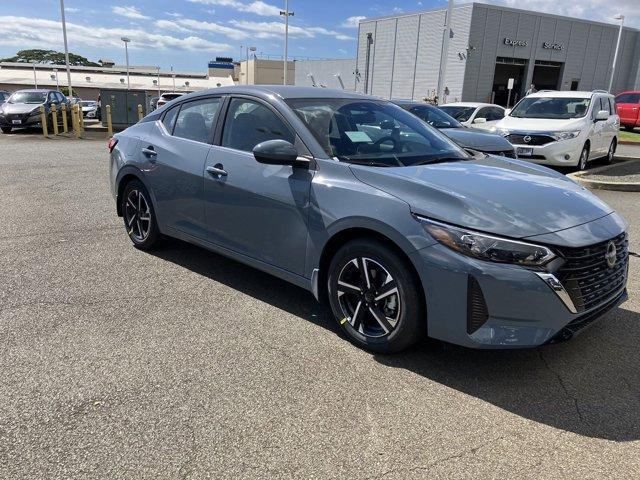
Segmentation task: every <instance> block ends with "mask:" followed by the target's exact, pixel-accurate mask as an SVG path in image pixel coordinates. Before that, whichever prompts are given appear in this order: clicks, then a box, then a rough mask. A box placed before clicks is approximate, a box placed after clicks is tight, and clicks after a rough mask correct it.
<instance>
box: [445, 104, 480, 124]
mask: <svg viewBox="0 0 640 480" xmlns="http://www.w3.org/2000/svg"><path fill="white" fill-rule="evenodd" d="M439 108H440V110H442V111H443V112H445V113H446V114H448V115H451V116H452V117H453V118H455V119H456V120H458V121H459V122H466V121H468V120H469V119H470V118H471V115H473V112H475V111H476V107H460V106H454V105H449V106H447V105H443V106H442V107H439Z"/></svg>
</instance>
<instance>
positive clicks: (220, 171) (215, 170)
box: [205, 163, 227, 177]
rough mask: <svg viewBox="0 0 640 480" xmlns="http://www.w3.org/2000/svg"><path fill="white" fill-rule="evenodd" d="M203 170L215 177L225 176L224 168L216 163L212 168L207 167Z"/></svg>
mask: <svg viewBox="0 0 640 480" xmlns="http://www.w3.org/2000/svg"><path fill="white" fill-rule="evenodd" d="M205 170H206V171H207V172H209V173H210V174H211V175H213V176H215V177H226V176H227V171H226V170H225V169H224V166H223V165H222V164H221V163H216V164H215V165H214V166H213V167H212V166H208V167H207V168H206V169H205Z"/></svg>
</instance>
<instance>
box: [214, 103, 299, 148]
mask: <svg viewBox="0 0 640 480" xmlns="http://www.w3.org/2000/svg"><path fill="white" fill-rule="evenodd" d="M267 140H286V141H288V142H290V143H294V142H295V136H294V134H293V132H292V131H291V129H290V128H289V127H287V126H286V125H285V123H284V122H283V121H282V120H281V119H280V117H278V116H277V115H276V114H275V113H274V112H273V111H272V110H271V109H270V108H268V107H266V106H265V105H263V104H261V103H259V102H255V101H253V100H246V99H244V98H234V99H232V100H231V103H230V105H229V112H228V113H227V119H226V121H225V125H224V131H223V134H222V146H223V147H228V148H234V149H236V150H243V151H245V152H250V151H252V150H253V147H255V146H256V145H258V144H259V143H262V142H266V141H267Z"/></svg>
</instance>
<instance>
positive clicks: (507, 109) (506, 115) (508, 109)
mask: <svg viewBox="0 0 640 480" xmlns="http://www.w3.org/2000/svg"><path fill="white" fill-rule="evenodd" d="M510 113H511V109H510V108H505V109H504V116H505V117H508V116H509V114H510Z"/></svg>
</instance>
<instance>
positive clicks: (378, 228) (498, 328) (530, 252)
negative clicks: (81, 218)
mask: <svg viewBox="0 0 640 480" xmlns="http://www.w3.org/2000/svg"><path fill="white" fill-rule="evenodd" d="M109 150H110V152H111V161H110V177H111V188H112V190H113V195H114V197H115V200H116V208H117V213H118V215H120V216H122V217H123V220H124V226H125V229H126V231H127V233H128V235H129V237H130V238H131V240H132V241H133V243H134V245H135V246H137V247H138V248H141V249H151V248H154V247H156V246H157V245H158V243H159V241H160V240H161V239H162V237H163V236H169V237H177V238H180V239H182V240H185V241H187V242H191V243H194V244H197V245H200V246H202V247H204V248H207V249H209V250H212V251H215V252H218V253H220V254H222V255H226V256H228V257H231V258H233V259H236V260H238V261H241V262H244V263H246V264H248V265H251V266H252V267H255V268H258V269H260V270H264V271H266V272H269V273H271V274H273V275H275V276H277V277H280V278H282V279H284V280H287V281H289V282H291V283H293V284H295V285H298V286H300V287H302V288H305V289H308V290H310V291H311V292H313V294H314V295H315V297H316V298H317V299H318V300H322V301H327V302H328V303H329V304H330V306H331V310H332V311H333V314H334V315H335V319H336V321H337V322H338V324H339V325H340V328H341V329H342V331H343V332H344V333H345V335H346V336H347V337H348V338H349V339H350V340H351V341H353V342H354V343H355V344H357V345H359V346H361V347H364V348H367V349H369V350H373V351H377V352H396V351H400V350H402V349H405V348H407V347H408V346H410V345H411V344H412V343H414V342H415V341H416V340H418V339H419V338H420V337H421V336H422V335H429V336H431V337H434V338H437V339H441V340H444V341H447V342H452V343H456V344H459V345H464V346H467V347H476V348H508V347H533V346H537V345H541V344H545V343H551V342H556V341H560V340H567V339H569V338H571V337H572V336H573V335H574V334H576V333H577V332H579V331H581V330H582V329H583V328H584V327H586V326H587V325H589V324H590V323H592V322H593V321H594V320H596V319H598V318H600V317H601V316H603V315H604V314H605V313H606V312H607V311H609V310H611V309H612V308H615V307H617V306H618V305H619V304H620V303H622V302H623V301H625V300H626V298H627V293H626V281H627V265H628V240H627V234H626V229H627V224H626V222H625V220H624V219H623V218H622V217H620V216H619V215H618V214H617V213H616V212H614V211H613V210H612V209H611V208H610V207H609V206H608V205H606V204H605V203H603V202H602V201H600V200H599V199H598V198H597V197H596V196H594V195H592V194H591V193H589V192H588V191H587V190H586V189H584V188H582V187H580V186H578V185H576V184H575V183H574V182H573V181H571V180H569V179H568V178H566V177H565V176H564V175H562V174H560V173H557V172H555V171H553V170H550V169H548V168H545V167H542V166H538V165H534V164H531V163H525V162H521V161H518V160H515V159H509V158H504V157H494V156H478V155H477V154H476V155H475V156H471V155H469V154H468V153H467V152H465V151H464V150H462V149H461V148H460V147H458V146H457V145H456V144H454V143H453V142H452V141H451V140H449V139H448V138H447V137H445V136H444V135H442V134H441V133H439V132H438V131H437V130H435V129H433V128H431V127H430V126H429V125H427V124H425V123H424V122H422V121H420V120H419V119H418V118H416V117H414V116H413V115H412V114H411V113H409V112H406V111H405V110H403V109H402V108H400V107H398V106H397V105H394V104H392V103H390V102H388V101H385V100H381V99H378V98H374V97H369V96H366V95H360V94H357V93H349V92H345V91H342V90H330V89H323V88H303V87H289V86H255V87H254V86H246V87H241V86H236V87H225V88H217V89H213V90H207V91H203V92H198V93H193V94H190V95H185V96H182V97H180V98H178V99H176V100H174V101H172V102H170V103H168V104H167V105H166V106H165V107H163V108H161V109H159V110H156V111H154V112H153V113H152V114H150V115H148V116H147V117H145V118H144V119H143V120H142V121H140V122H139V123H137V124H136V125H133V126H132V127H130V128H128V129H127V130H125V131H124V132H122V133H119V134H116V135H115V136H114V137H113V138H112V139H111V140H110V142H109Z"/></svg>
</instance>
